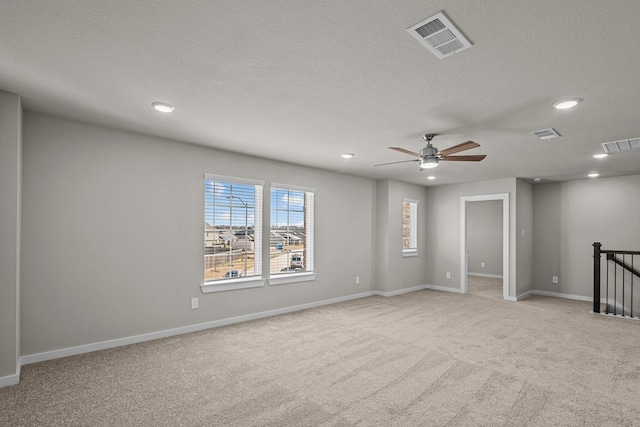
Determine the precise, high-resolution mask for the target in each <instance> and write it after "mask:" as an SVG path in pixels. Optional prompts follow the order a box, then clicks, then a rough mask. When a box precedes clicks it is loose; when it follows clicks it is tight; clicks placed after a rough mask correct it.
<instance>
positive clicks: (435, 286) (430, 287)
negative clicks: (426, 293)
mask: <svg viewBox="0 0 640 427" xmlns="http://www.w3.org/2000/svg"><path fill="white" fill-rule="evenodd" d="M424 288H425V289H433V290H434V291H445V292H454V293H456V294H462V293H463V292H462V289H460V288H448V287H446V286H437V285H424Z"/></svg>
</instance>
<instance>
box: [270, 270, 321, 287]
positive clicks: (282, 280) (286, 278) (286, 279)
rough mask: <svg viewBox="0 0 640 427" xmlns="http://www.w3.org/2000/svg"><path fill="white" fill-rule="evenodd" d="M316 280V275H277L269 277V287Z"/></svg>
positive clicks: (307, 273) (308, 273)
mask: <svg viewBox="0 0 640 427" xmlns="http://www.w3.org/2000/svg"><path fill="white" fill-rule="evenodd" d="M312 280H316V273H313V272H304V273H294V274H278V275H275V276H271V277H269V285H271V286H273V285H285V284H287V283H296V282H309V281H312Z"/></svg>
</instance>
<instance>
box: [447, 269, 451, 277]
mask: <svg viewBox="0 0 640 427" xmlns="http://www.w3.org/2000/svg"><path fill="white" fill-rule="evenodd" d="M447 279H451V272H449V271H447Z"/></svg>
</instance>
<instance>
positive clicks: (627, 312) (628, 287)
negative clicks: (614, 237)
mask: <svg viewBox="0 0 640 427" xmlns="http://www.w3.org/2000/svg"><path fill="white" fill-rule="evenodd" d="M603 254H604V255H605V262H606V268H605V274H606V280H605V281H604V283H603V281H602V268H601V264H602V255H603ZM638 256H640V251H621V250H607V249H602V243H600V242H594V243H593V312H594V313H601V312H602V308H601V306H602V303H603V302H602V300H603V299H604V305H605V309H604V312H605V313H606V314H611V315H614V316H621V317H630V318H640V310H639V309H638V305H639V302H640V301H638V300H639V299H640V294H639V292H640V290H636V292H635V296H634V287H635V286H636V285H637V284H638V283H640V280H639V279H640V270H638V269H637V268H636V267H635V265H638V264H639V263H638V260H636V257H638ZM634 278H635V280H634ZM603 291H604V298H603V295H602V293H603ZM634 298H635V305H636V309H634Z"/></svg>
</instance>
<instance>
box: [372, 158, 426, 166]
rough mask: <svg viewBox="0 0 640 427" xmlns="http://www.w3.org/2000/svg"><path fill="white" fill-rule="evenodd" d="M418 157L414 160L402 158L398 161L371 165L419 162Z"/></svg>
mask: <svg viewBox="0 0 640 427" xmlns="http://www.w3.org/2000/svg"><path fill="white" fill-rule="evenodd" d="M419 161H420V159H415V160H402V161H400V162H391V163H380V164H379V165H373V166H386V165H395V164H397V163H409V162H419Z"/></svg>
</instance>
